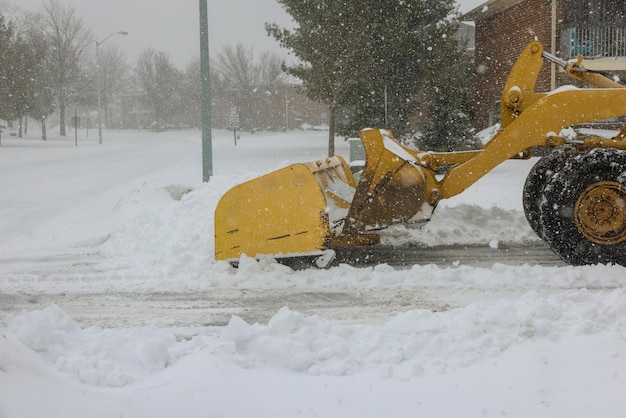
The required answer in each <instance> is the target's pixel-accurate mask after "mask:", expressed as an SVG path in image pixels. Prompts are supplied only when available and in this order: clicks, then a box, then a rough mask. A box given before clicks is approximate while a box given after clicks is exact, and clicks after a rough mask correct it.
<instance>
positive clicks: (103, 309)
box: [0, 244, 565, 333]
mask: <svg viewBox="0 0 626 418" xmlns="http://www.w3.org/2000/svg"><path fill="white" fill-rule="evenodd" d="M98 259H99V257H98V256H97V255H95V254H91V255H82V256H80V255H78V254H74V255H66V256H64V257H63V256H60V257H59V256H57V257H49V258H46V257H36V258H31V259H28V258H26V257H21V258H12V259H6V258H5V259H3V258H0V265H2V266H3V267H4V268H5V269H8V268H9V266H10V265H11V264H13V265H14V266H15V268H16V269H19V268H20V266H22V265H25V264H26V265H28V266H30V271H29V272H28V273H30V274H32V275H37V274H42V273H43V274H42V277H41V278H40V279H39V280H38V281H37V284H35V283H32V282H31V283H29V284H28V287H29V289H28V288H26V289H24V290H23V291H21V292H17V293H13V294H3V293H0V312H5V313H13V314H16V313H20V312H24V311H31V310H34V309H44V308H46V307H47V306H49V305H51V304H56V305H58V306H62V307H63V309H64V310H66V311H67V312H68V313H69V314H70V315H71V316H72V318H74V319H75V320H76V321H77V322H78V323H79V324H80V325H81V326H84V327H90V326H98V327H103V328H114V327H120V326H123V327H139V326H146V325H156V326H158V327H166V328H178V329H181V328H186V329H188V330H187V331H185V333H189V332H190V331H189V329H191V330H194V329H196V328H198V327H207V326H224V325H226V324H228V321H229V320H230V318H231V317H232V316H233V315H237V316H239V317H241V318H242V319H244V320H245V321H246V322H248V323H257V322H258V323H267V321H268V320H269V319H270V318H271V317H272V316H273V315H274V314H275V313H276V312H277V311H278V310H280V309H281V308H282V307H284V306H289V307H290V308H291V309H294V310H296V311H298V312H302V313H305V314H309V315H321V316H323V317H326V318H332V319H337V320H351V319H356V318H362V317H364V316H365V317H369V318H377V317H378V318H381V319H383V318H387V317H389V316H393V315H395V314H398V313H401V312H404V311H406V310H407V309H428V310H432V311H442V310H446V309H448V308H450V307H454V308H458V307H460V306H461V305H464V304H467V303H472V302H475V301H479V300H483V299H485V298H492V297H503V296H507V297H514V296H520V295H522V294H523V293H525V292H528V291H530V290H543V291H546V292H549V291H550V290H549V289H548V288H546V289H541V288H540V289H530V288H529V287H528V286H527V285H524V284H522V285H521V286H511V287H510V288H507V289H496V290H493V289H492V290H493V291H492V292H489V293H487V292H488V291H487V290H485V289H480V290H478V291H476V290H472V289H466V288H463V289H461V290H459V289H456V288H455V286H449V285H448V286H445V285H443V284H442V286H441V287H434V288H433V286H432V284H431V283H429V284H428V285H425V286H420V278H419V277H415V283H413V285H412V286H411V287H402V288H400V289H398V288H393V287H391V288H385V287H384V285H383V286H381V287H377V288H374V289H364V288H361V287H356V288H348V289H345V290H343V291H337V290H319V289H315V288H309V289H300V288H298V287H290V288H287V289H283V288H272V286H271V284H268V286H269V287H270V288H260V289H259V288H242V289H239V288H224V287H217V288H212V289H208V290H204V289H197V288H195V289H192V290H190V291H180V290H176V289H170V290H164V289H159V288H158V287H157V288H154V289H151V290H147V291H142V290H140V289H135V290H131V291H127V292H125V291H119V290H117V291H104V290H102V289H98V290H96V291H89V290H84V288H90V287H92V286H89V285H88V283H90V282H91V283H93V281H96V280H102V281H106V278H105V277H104V276H102V275H98V274H95V272H94V270H93V266H94V265H96V264H97V262H98ZM341 263H348V264H352V265H355V266H362V267H363V266H368V265H369V266H373V265H381V264H382V265H384V264H387V265H389V266H392V267H393V268H394V269H400V270H405V269H410V268H411V267H412V266H413V265H431V266H438V267H440V268H446V267H450V266H459V265H461V264H462V265H466V266H473V267H486V268H492V267H493V266H494V264H502V265H511V266H519V265H524V264H528V265H537V266H564V265H565V264H564V263H563V262H562V261H561V260H560V259H559V258H558V257H557V256H556V255H554V254H553V253H552V252H551V251H550V250H549V249H548V248H547V247H545V246H544V245H541V244H538V245H515V244H512V245H500V247H499V248H491V247H489V246H487V245H451V246H438V247H434V248H420V247H402V248H393V247H390V246H376V247H370V248H360V249H356V250H355V249H353V250H348V249H343V250H341V251H339V253H338V259H337V260H336V261H335V263H334V265H335V266H337V265H339V264H341ZM319 273H323V271H319ZM88 276H91V278H90V279H89V280H86V279H84V277H88ZM64 280H65V281H67V282H68V285H69V284H71V283H72V282H75V281H77V280H78V281H81V280H82V281H85V286H83V289H81V290H77V291H68V287H69V286H65V287H64V286H59V285H58V283H59V282H62V281H64ZM52 282H54V284H53V283H52ZM559 290H560V289H559ZM179 332H180V331H179Z"/></svg>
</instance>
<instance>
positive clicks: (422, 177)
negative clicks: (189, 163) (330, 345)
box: [215, 129, 438, 267]
mask: <svg viewBox="0 0 626 418" xmlns="http://www.w3.org/2000/svg"><path fill="white" fill-rule="evenodd" d="M360 136H361V140H362V142H363V145H364V147H365V154H366V164H365V168H364V170H363V174H362V176H361V180H360V182H359V185H358V187H357V185H356V183H355V181H354V176H353V175H352V172H351V171H350V168H349V166H348V165H347V164H346V162H345V161H344V159H343V158H341V157H339V156H335V157H331V158H328V159H327V160H325V161H316V162H309V163H304V164H293V165H290V166H288V167H285V168H283V169H280V170H277V171H274V172H272V173H269V174H266V175H264V176H261V177H259V178H256V179H254V180H250V181H248V182H246V183H243V184H240V185H239V186H235V187H234V188H232V189H231V190H229V191H228V192H226V194H225V195H224V196H223V197H222V199H221V200H220V201H219V203H218V205H217V208H216V210H215V258H216V259H217V260H229V261H236V260H237V259H239V257H240V256H241V255H243V254H246V255H247V256H249V257H257V256H260V255H270V256H272V257H275V258H291V257H303V256H320V257H319V258H317V260H316V263H317V264H318V266H320V267H321V266H323V265H327V264H328V263H330V261H332V258H333V257H334V252H333V250H332V249H333V248H339V247H352V246H359V245H371V244H376V243H378V242H379V241H380V238H379V236H378V235H376V234H371V233H370V231H372V230H376V229H382V228H385V227H387V226H389V225H391V224H394V223H414V222H422V221H425V220H428V219H430V216H431V215H432V212H433V210H434V208H435V206H436V201H437V197H438V194H437V193H438V192H437V189H436V180H435V174H434V171H433V170H429V169H427V168H425V167H424V166H423V164H424V163H423V160H424V159H425V157H424V156H423V155H421V156H420V155H419V153H418V152H417V151H414V150H411V149H409V148H406V147H404V146H402V145H400V144H399V143H397V142H396V141H395V140H394V139H393V137H392V135H391V132H389V131H385V130H379V129H366V130H363V131H362V132H361V133H360ZM422 154H423V153H422ZM425 197H426V199H425ZM329 260H330V261H329Z"/></svg>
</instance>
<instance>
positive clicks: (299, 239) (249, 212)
mask: <svg viewBox="0 0 626 418" xmlns="http://www.w3.org/2000/svg"><path fill="white" fill-rule="evenodd" d="M333 185H335V186H336V187H335V186H333ZM354 186H355V183H354V178H353V176H352V173H351V172H350V169H349V167H348V165H347V164H346V162H345V161H344V160H343V158H341V157H332V158H329V159H327V160H326V161H317V162H312V163H306V164H293V165H290V166H288V167H285V168H282V169H280V170H277V171H274V172H272V173H269V174H266V175H264V176H261V177H259V178H256V179H253V180H250V181H248V182H246V183H243V184H240V185H238V186H235V187H234V188H232V189H230V190H229V191H228V192H226V194H225V195H224V196H223V197H222V198H221V199H220V201H219V202H218V205H217V208H216V210H215V258H216V259H217V260H231V261H234V260H236V259H238V258H239V257H240V256H241V255H242V254H246V255H248V256H249V257H256V256H258V255H263V254H268V255H272V256H273V257H294V256H304V255H307V256H310V255H323V254H325V252H327V250H329V249H330V248H331V235H332V231H331V222H332V221H333V219H331V218H332V217H338V216H345V214H346V213H347V210H348V207H349V202H345V201H344V200H343V199H344V198H347V199H351V194H353V193H354ZM350 189H352V190H350ZM346 195H348V196H346ZM340 196H343V198H342V197H340ZM327 198H328V199H329V200H332V202H327Z"/></svg>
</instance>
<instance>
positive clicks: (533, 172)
mask: <svg viewBox="0 0 626 418" xmlns="http://www.w3.org/2000/svg"><path fill="white" fill-rule="evenodd" d="M574 155H576V149H575V148H572V147H563V148H557V149H555V150H554V151H552V152H551V153H550V154H548V155H546V156H545V157H542V158H541V159H540V160H539V161H537V163H536V164H535V165H534V166H533V168H531V169H530V171H529V172H528V176H527V177H526V182H525V183H524V189H523V193H522V204H523V206H524V215H526V220H527V221H528V224H529V225H530V227H531V228H532V230H533V231H535V234H537V235H538V236H539V237H540V238H542V239H545V237H544V236H543V228H542V227H541V223H540V220H539V218H540V213H539V212H540V207H541V201H542V200H543V191H544V189H545V187H546V184H548V182H549V181H550V180H551V179H552V177H553V176H554V173H556V172H558V171H559V170H560V169H561V167H562V166H563V165H564V164H565V162H566V161H567V160H568V159H569V158H570V157H573V156H574Z"/></svg>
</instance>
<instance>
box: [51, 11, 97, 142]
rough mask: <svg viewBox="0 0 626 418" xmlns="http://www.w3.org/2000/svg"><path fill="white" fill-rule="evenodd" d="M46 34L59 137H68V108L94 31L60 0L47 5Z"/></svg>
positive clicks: (79, 78) (82, 78) (80, 78)
mask: <svg viewBox="0 0 626 418" xmlns="http://www.w3.org/2000/svg"><path fill="white" fill-rule="evenodd" d="M43 16H44V20H45V28H44V31H45V33H46V36H47V39H48V40H49V42H50V47H51V48H50V53H51V56H50V65H51V70H52V71H51V75H52V83H53V88H54V92H55V93H54V95H55V99H56V101H57V104H58V108H59V134H60V135H61V136H65V135H66V131H65V109H66V107H67V105H68V102H69V100H70V97H71V95H72V93H73V90H74V88H75V87H76V84H75V83H76V81H77V80H81V81H82V80H84V77H81V74H80V73H81V69H82V68H83V67H84V66H83V65H82V63H83V62H84V60H85V58H86V55H87V49H88V47H89V46H90V45H91V43H92V42H93V37H92V34H91V30H90V29H89V28H87V27H85V26H84V24H83V21H82V19H81V18H79V17H78V16H77V15H76V9H74V8H73V7H71V6H64V5H63V4H61V2H60V1H59V0H48V1H47V2H45V3H44V5H43Z"/></svg>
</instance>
